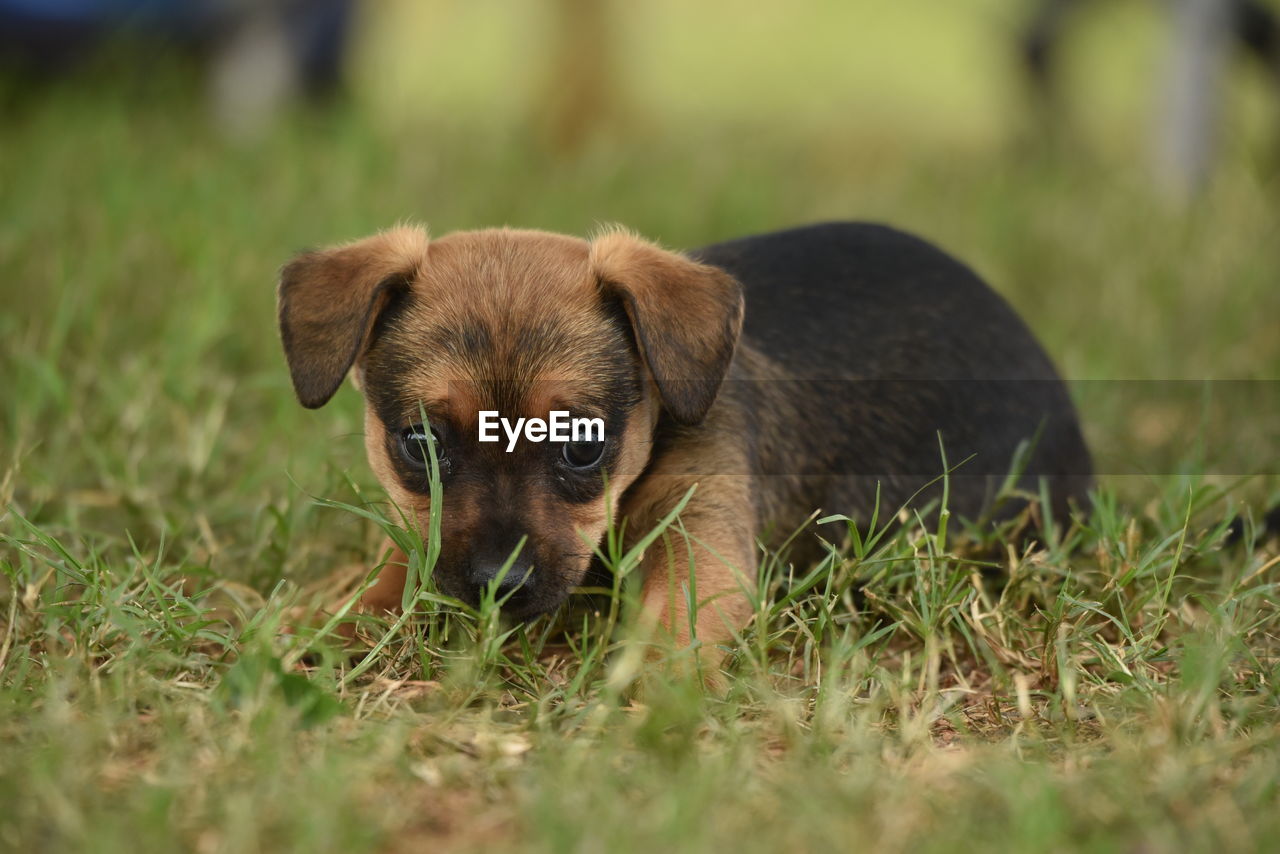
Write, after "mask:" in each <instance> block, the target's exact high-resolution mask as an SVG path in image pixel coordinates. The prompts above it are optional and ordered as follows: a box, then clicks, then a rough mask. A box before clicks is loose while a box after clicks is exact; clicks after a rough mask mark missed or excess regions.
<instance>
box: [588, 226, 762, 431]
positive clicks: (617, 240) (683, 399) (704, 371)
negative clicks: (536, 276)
mask: <svg viewBox="0 0 1280 854" xmlns="http://www.w3.org/2000/svg"><path fill="white" fill-rule="evenodd" d="M591 265H592V268H593V269H594V271H595V274H596V276H597V277H598V278H599V280H600V282H601V285H602V287H603V289H604V292H605V294H606V296H616V297H617V298H618V299H620V300H621V302H622V306H623V308H624V309H625V311H626V313H627V318H628V319H629V320H630V321H631V326H632V329H633V330H634V332H635V336H636V341H637V343H638V344H639V348H640V355H641V357H642V358H643V359H644V361H645V364H647V365H648V367H649V372H650V373H651V374H652V375H653V379H654V382H656V383H657V385H658V393H659V395H660V396H661V397H662V404H663V406H664V407H665V408H666V409H667V411H668V412H670V413H671V415H672V417H673V418H675V419H676V421H678V422H680V423H681V424H697V423H698V422H699V421H701V420H702V419H703V417H704V416H706V414H707V410H708V409H710V408H711V404H712V403H714V402H715V399H716V394H717V393H718V392H719V391H720V384H721V382H722V381H723V380H724V376H725V373H726V372H727V371H728V370H729V361H730V360H731V359H732V358H733V350H734V347H735V346H736V345H737V343H738V335H739V333H740V332H741V331H742V309H743V302H742V286H741V285H739V284H738V282H737V280H736V279H734V278H733V277H732V276H730V275H729V274H728V273H726V272H725V271H724V270H721V269H719V268H717V267H710V266H707V265H705V264H699V263H697V262H695V261H692V260H690V259H688V258H686V257H684V256H683V255H678V254H676V253H674V252H667V251H665V250H663V249H660V248H658V247H657V246H655V245H653V244H652V243H647V242H645V241H643V240H641V239H639V238H637V237H634V236H632V235H630V234H626V233H623V232H612V233H609V234H605V235H603V236H601V237H599V238H597V239H596V240H595V241H593V242H592V244H591Z"/></svg>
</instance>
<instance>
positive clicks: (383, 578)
mask: <svg viewBox="0 0 1280 854" xmlns="http://www.w3.org/2000/svg"><path fill="white" fill-rule="evenodd" d="M388 549H389V550H390V551H391V554H390V555H389V556H388V557H387V559H386V561H385V562H384V563H383V565H382V569H381V570H379V572H378V577H377V579H376V580H375V581H374V582H373V586H371V587H370V588H369V589H367V590H365V591H364V594H363V595H362V596H361V597H360V603H359V604H360V610H362V611H364V612H366V613H369V614H379V615H380V614H383V613H386V612H388V611H389V612H391V613H393V614H397V613H399V612H400V602H401V601H402V600H403V597H404V584H405V580H406V578H407V577H408V572H409V558H408V556H407V555H406V554H405V553H404V551H403V550H402V549H401V548H400V547H399V546H397V545H395V544H393V543H392V542H391V541H390V540H388V541H387V544H386V546H384V547H383V549H382V554H386V553H387V550H388Z"/></svg>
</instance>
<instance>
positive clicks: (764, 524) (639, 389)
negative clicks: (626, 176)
mask: <svg viewBox="0 0 1280 854" xmlns="http://www.w3.org/2000/svg"><path fill="white" fill-rule="evenodd" d="M279 321H280V333H281V337H282V339H283V343H284V351H285V355H286V357H287V360H288V364H289V370H290V373H291V375H292V379H293V385H294V388H295V390H296V391H297V395H298V399H299V400H300V401H301V403H302V404H303V405H304V406H306V407H311V408H314V407H319V406H322V405H324V404H325V403H326V402H327V401H328V400H329V399H330V398H331V397H332V396H333V394H334V392H336V391H337V389H338V387H339V386H340V385H341V383H342V381H343V378H344V377H345V376H346V375H347V374H348V372H353V373H354V375H355V379H356V384H357V386H358V387H359V388H360V390H361V391H362V393H363V395H364V399H365V404H366V405H365V424H364V427H365V430H364V434H365V445H366V448H367V452H368V458H369V463H370V465H371V466H372V467H373V470H374V472H375V473H376V474H377V476H378V478H379V480H380V481H381V482H382V484H383V485H384V486H385V488H386V490H387V492H388V493H389V495H390V496H391V498H392V499H393V500H394V501H395V502H396V504H397V505H399V506H400V507H401V508H403V509H405V510H406V511H409V512H411V514H412V516H413V517H414V518H416V519H417V520H418V521H419V522H420V524H421V526H422V528H423V529H424V530H425V529H426V524H427V518H428V510H429V503H430V501H429V497H428V475H427V468H428V464H427V460H428V459H429V457H428V451H427V449H426V447H425V445H426V441H427V439H428V436H427V433H426V431H428V430H429V431H431V433H432V434H433V438H434V440H435V443H436V445H435V446H436V451H437V456H438V458H439V471H440V476H441V486H442V496H443V502H442V507H441V508H440V515H441V526H442V535H441V537H442V538H441V552H440V558H439V561H438V563H437V565H436V567H435V580H436V583H437V585H438V586H439V588H440V589H441V590H442V591H444V592H445V593H447V594H450V595H452V596H455V597H457V598H458V599H461V600H463V601H466V602H470V603H476V602H477V601H478V599H479V596H480V593H481V591H482V590H483V589H484V588H485V586H486V585H490V584H492V583H494V582H495V580H496V579H498V578H499V575H500V571H501V570H502V569H503V568H504V566H506V567H507V572H506V573H505V575H503V576H501V580H500V581H499V586H498V590H497V592H498V594H499V595H500V596H505V597H507V598H506V601H505V604H504V606H503V608H504V611H505V612H507V613H509V614H510V615H511V616H513V617H515V618H517V619H524V618H529V617H532V616H534V615H537V614H541V613H545V612H547V611H550V610H552V609H555V608H556V607H557V606H559V605H560V604H561V603H563V602H564V601H565V599H566V597H567V596H568V595H569V593H570V592H571V591H572V590H573V589H574V588H575V587H576V586H578V585H579V584H580V582H582V580H583V578H584V577H585V576H586V575H587V573H588V571H589V569H590V568H591V567H592V563H593V560H594V558H593V550H594V548H595V547H596V546H597V545H598V544H599V543H600V542H601V541H602V539H603V537H604V536H605V531H606V526H607V523H608V520H610V519H612V520H614V523H615V525H616V526H620V527H621V529H622V530H623V532H624V540H625V542H626V543H634V542H635V541H636V540H637V539H639V538H641V537H643V536H644V535H645V534H646V533H647V532H649V531H651V530H652V529H653V528H654V527H655V525H656V524H658V523H659V522H660V520H662V519H663V518H664V517H666V516H667V515H668V514H669V513H671V511H672V510H673V509H674V508H675V507H677V506H678V504H679V502H680V501H681V500H682V499H684V498H685V497H686V495H687V494H688V493H689V492H690V490H691V489H692V490H693V492H692V497H691V498H689V500H688V503H687V505H686V506H685V507H684V509H683V511H682V512H681V514H680V521H679V524H676V525H671V526H670V527H668V528H667V529H666V531H665V532H664V533H663V535H662V536H661V537H660V538H659V539H658V540H656V541H655V542H653V543H652V544H651V545H650V546H649V547H648V548H647V550H646V552H645V554H644V556H643V559H642V563H641V567H640V570H641V575H642V576H643V586H642V588H641V601H642V604H643V612H644V614H645V615H646V617H647V619H648V622H649V624H650V625H652V627H653V628H654V629H655V630H656V631H659V632H660V633H661V634H662V635H665V637H666V639H667V640H668V641H669V642H671V643H674V644H676V645H678V646H684V645H688V644H690V643H691V642H694V641H696V642H698V643H699V645H700V646H701V648H702V649H707V648H711V647H714V646H715V645H723V644H725V643H728V642H731V641H732V639H733V638H734V636H735V635H736V633H738V632H740V630H741V629H742V628H743V627H744V626H745V625H746V624H747V622H748V621H749V619H750V617H751V615H752V614H753V606H752V604H751V592H752V589H753V584H754V581H755V574H756V565H757V550H758V548H759V544H763V545H765V546H770V545H777V544H778V543H779V542H780V540H781V539H783V538H785V537H787V536H788V535H789V534H791V533H792V532H793V531H795V530H796V529H798V528H799V527H800V526H802V525H803V524H804V523H805V522H806V520H807V519H809V518H810V517H811V516H812V514H813V513H814V512H815V511H819V510H820V511H822V512H824V513H843V514H846V515H849V516H852V517H854V518H861V519H864V520H866V519H867V518H868V517H869V515H870V513H871V511H872V508H873V507H874V506H876V504H877V502H878V505H879V507H880V508H881V509H882V513H884V514H887V513H890V512H892V511H894V510H896V509H897V508H898V507H899V506H901V505H904V504H906V503H907V502H912V501H914V503H915V504H916V505H917V506H923V505H924V503H925V502H928V501H930V500H932V499H933V498H935V497H937V496H938V495H940V494H941V493H940V485H939V483H938V480H939V476H940V475H941V474H942V473H943V471H944V456H943V455H944V454H945V459H946V461H947V463H946V464H947V465H950V466H952V467H955V468H957V471H956V472H955V473H953V474H952V475H951V477H950V478H949V495H948V499H949V505H948V506H949V508H950V510H951V511H952V512H954V513H959V514H962V515H964V516H967V517H972V518H978V517H979V516H981V515H983V514H984V513H988V514H990V512H991V511H992V509H993V508H992V506H991V505H992V501H993V499H994V498H995V497H996V493H997V491H999V487H1000V485H1001V484H1002V483H1003V482H1004V481H1005V480H1006V477H1007V476H1008V475H1009V473H1010V470H1011V468H1012V467H1013V466H1014V464H1015V456H1017V457H1018V458H1019V459H1020V460H1021V465H1022V469H1021V471H1022V474H1021V480H1020V484H1021V485H1022V486H1024V487H1027V488H1028V489H1030V490H1032V491H1035V490H1038V489H1039V487H1040V485H1041V484H1045V485H1047V487H1048V490H1049V493H1050V495H1051V496H1052V502H1051V505H1052V509H1053V512H1054V514H1055V515H1057V516H1059V517H1063V516H1065V514H1066V513H1067V510H1068V506H1069V502H1071V501H1074V500H1082V499H1083V498H1084V496H1085V494H1086V490H1087V489H1088V487H1089V485H1090V481H1091V478H1090V459H1089V454H1088V451H1087V450H1086V447H1085V443H1084V440H1083V439H1082V437H1081V433H1080V428H1079V426H1078V423H1077V419H1076V414H1075V412H1074V410H1073V408H1072V404H1071V401H1070V399H1069V397H1068V395H1067V392H1066V389H1065V388H1064V386H1063V384H1062V382H1061V381H1060V380H1059V378H1058V376H1057V374H1056V372H1055V371H1054V368H1053V366H1052V364H1051V363H1050V361H1049V359H1048V358H1047V357H1046V356H1045V354H1044V352H1043V351H1042V350H1041V348H1040V347H1039V346H1038V345H1037V343H1036V341H1035V339H1034V338H1033V337H1032V335H1031V333H1030V332H1029V331H1028V330H1027V328H1026V326H1024V325H1023V323H1022V322H1021V321H1020V320H1019V319H1018V317H1017V316H1016V315H1015V314H1014V313H1013V311H1012V310H1011V309H1010V308H1009V307H1008V306H1007V305H1006V304H1005V302H1004V301H1003V300H1002V299H1001V298H1000V297H999V296H997V295H996V294H995V293H994V292H993V291H992V290H990V289H989V288H988V287H987V286H986V285H985V284H984V283H983V282H982V281H981V280H980V279H979V278H978V277H977V276H976V275H974V273H972V272H971V271H970V270H969V269H967V268H966V267H965V266H963V265H962V264H960V263H959V262H957V261H955V260H954V259H952V258H950V257H948V256H947V255H946V254H944V253H943V252H941V251H940V250H938V249H936V248H935V247H933V246H932V245H930V244H928V243H926V242H924V241H922V240H920V239H918V238H916V237H911V236H908V235H906V234H903V233H901V232H898V231H895V230H892V229H890V228H886V227H883V226H878V225H868V224H853V223H832V224H824V225H814V226H809V227H804V228H798V229H794V230H790V231H782V232H777V233H772V234H765V235H760V236H756V237H748V238H744V239H741V240H736V241H732V242H728V243H721V244H717V245H714V246H709V247H706V248H703V249H700V250H696V251H694V252H691V253H688V254H679V253H675V252H669V251H666V250H663V249H660V248H659V247H657V246H655V245H654V244H652V243H649V242H646V241H644V240H642V239H640V238H638V237H635V236H633V235H631V234H628V233H626V232H622V231H612V232H608V233H605V234H603V235H601V236H599V237H597V238H595V239H594V240H590V241H588V240H582V239H578V238H575V237H567V236H562V235H556V234H549V233H544V232H537V231H517V230H509V229H495V230H486V231H474V232H461V233H455V234H450V235H447V236H445V237H442V238H440V239H436V240H429V239H428V237H427V234H426V232H425V231H423V230H421V229H418V228H408V227H403V228H396V229H393V230H390V231H386V232H383V233H381V234H378V235H376V236H374V237H370V238H367V239H365V240H361V241H358V242H355V243H351V244H347V245H344V246H339V247H336V248H331V249H326V250H323V251H316V252H308V253H305V254H303V255H301V256H299V257H298V258H296V259H294V260H293V261H292V262H291V263H289V264H288V265H287V266H286V267H285V268H284V270H283V273H282V277H281V281H280V287H279ZM424 412H425V414H426V416H427V421H426V424H425V425H424V423H423V419H422V415H421V413H424ZM557 412H559V413H569V414H571V415H572V416H573V417H574V418H584V419H592V420H591V421H590V422H589V423H591V424H593V425H596V426H597V427H600V426H602V427H603V430H602V431H597V432H596V433H595V434H590V433H589V432H588V433H585V434H584V433H579V434H578V435H576V436H575V435H572V434H570V435H569V436H565V435H560V436H558V437H556V436H552V437H551V438H552V439H556V438H558V439H559V440H558V441H537V440H538V439H539V438H544V437H546V436H547V432H548V431H546V430H541V431H539V430H531V429H530V428H528V426H527V425H529V424H536V423H537V422H534V421H531V420H530V419H541V420H543V421H554V415H553V413H557ZM495 418H502V419H506V424H507V427H506V428H504V430H505V431H507V432H503V433H501V434H500V435H499V439H498V441H481V437H482V435H483V434H484V433H485V432H486V431H487V433H488V437H489V438H492V435H493V433H494V432H495V430H496V428H495V427H494V426H493V425H494V419H495ZM521 418H523V419H526V421H525V422H519V421H518V420H517V419H521ZM511 424H524V425H526V427H525V430H524V432H523V433H521V434H520V435H519V437H518V438H515V439H509V434H510V429H509V428H510V425H511ZM601 432H602V435H601ZM1020 446H1023V448H1022V452H1021V453H1019V448H1020ZM1028 449H1029V450H1028ZM1016 509H1017V508H1016V506H1013V507H1006V508H1004V509H1002V510H1000V511H999V512H1001V513H1011V512H1016ZM809 539H811V540H814V541H815V542H816V538H814V537H810V538H809ZM517 549H519V551H518V555H517V556H516V558H515V560H514V562H512V561H511V560H510V558H511V556H512V554H513V553H515V552H516V551H517ZM404 564H405V556H404V555H403V554H399V555H396V556H394V557H393V558H392V560H391V561H390V562H389V563H388V564H387V565H386V566H385V567H384V568H383V570H382V571H381V574H380V576H379V578H378V580H377V582H376V583H375V585H374V586H373V587H371V588H370V589H369V590H368V591H367V593H366V594H365V597H364V599H363V602H362V605H363V606H364V607H366V608H368V609H370V610H374V611H382V610H395V609H396V608H398V607H399V603H400V601H401V593H402V590H403V586H404V583H405V568H404ZM691 603H693V604H694V606H695V607H694V608H693V611H694V612H695V613H692V614H691V613H690V607H689V606H690V604H691Z"/></svg>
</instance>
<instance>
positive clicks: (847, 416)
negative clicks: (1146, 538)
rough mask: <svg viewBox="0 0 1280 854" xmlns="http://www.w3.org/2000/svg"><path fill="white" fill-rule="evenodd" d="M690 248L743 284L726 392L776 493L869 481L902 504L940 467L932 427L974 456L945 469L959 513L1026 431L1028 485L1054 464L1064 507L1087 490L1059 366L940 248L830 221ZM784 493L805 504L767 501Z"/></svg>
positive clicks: (861, 494)
mask: <svg viewBox="0 0 1280 854" xmlns="http://www.w3.org/2000/svg"><path fill="white" fill-rule="evenodd" d="M692 254H693V255H694V257H696V258H698V259H699V260H701V261H703V262H705V263H709V264H713V265H716V266H718V267H721V268H723V269H725V270H727V271H728V272H730V273H731V274H733V275H734V276H735V277H736V278H737V279H738V281H739V282H741V283H742V285H743V287H744V289H745V292H746V315H745V322H744V331H743V339H742V344H741V346H740V350H739V354H738V357H737V358H736V359H735V363H734V366H733V369H732V371H731V373H730V381H729V383H727V384H726V387H725V392H724V393H725V394H726V395H727V396H729V397H731V398H734V399H736V400H737V402H738V403H739V404H740V405H741V406H742V408H743V409H744V411H746V412H747V413H748V414H747V417H748V419H750V420H751V422H752V424H751V431H750V432H751V435H752V436H753V441H754V443H755V452H756V459H757V465H758V467H759V471H760V472H761V473H764V474H771V475H778V476H780V479H778V480H777V481H775V488H776V490H777V491H781V492H786V493H789V494H791V493H808V492H811V491H812V490H813V489H814V488H815V486H817V487H818V488H819V491H820V492H821V493H823V494H822V496H821V499H822V501H823V503H824V506H823V509H824V510H827V511H832V512H835V511H839V512H858V511H860V510H864V509H865V507H866V505H867V504H868V503H869V502H870V501H871V500H874V490H875V484H876V483H879V484H880V486H881V489H882V490H883V491H882V501H883V502H886V503H888V504H890V505H893V506H896V505H897V504H898V503H901V502H904V501H906V500H907V499H908V498H909V497H910V495H911V494H912V493H913V492H914V491H915V490H916V489H919V488H920V487H921V486H922V485H924V484H925V483H927V482H928V481H929V480H930V479H932V478H934V477H936V476H938V475H940V474H941V473H942V460H941V454H940V451H939V441H938V435H939V433H941V435H942V440H943V444H944V446H945V448H946V454H947V458H948V462H949V464H951V465H953V466H954V465H955V464H957V463H958V462H960V461H962V460H966V459H968V462H967V463H965V464H964V465H963V466H962V467H961V468H960V472H961V475H960V476H959V477H956V478H953V487H952V509H954V510H956V511H958V512H961V513H964V514H965V515H969V516H976V515H978V514H979V513H980V512H981V511H982V510H983V509H985V507H986V506H987V504H988V502H989V501H990V498H991V497H992V495H993V494H994V492H995V488H996V486H998V484H999V483H1000V482H1001V481H1002V480H1003V478H1004V476H1005V475H1006V474H1008V472H1009V468H1010V466H1011V464H1012V461H1013V455H1014V450H1015V448H1017V446H1018V444H1019V442H1022V441H1023V440H1028V441H1031V440H1034V442H1035V445H1034V447H1035V452H1034V454H1033V455H1032V456H1031V458H1030V462H1029V464H1028V466H1027V469H1026V476H1025V477H1024V480H1023V485H1024V486H1026V487H1028V488H1032V487H1035V486H1036V485H1037V484H1038V479H1039V477H1041V476H1045V477H1048V478H1049V481H1050V487H1051V489H1052V491H1053V495H1054V503H1055V505H1056V507H1057V509H1058V510H1059V511H1060V512H1065V509H1066V501H1067V499H1068V498H1073V497H1074V498H1079V497H1081V496H1082V495H1083V492H1084V491H1085V489H1086V488H1087V486H1088V484H1089V483H1090V477H1089V475H1090V461H1089V455H1088V451H1087V450H1086V448H1085V444H1084V440H1083V438H1082V436H1081V434H1080V430H1079V426H1078V424H1077V419H1076V414H1075V411H1074V408H1073V407H1072V404H1071V401H1070V398H1069V396H1068V395H1067V392H1066V389H1065V387H1064V386H1063V384H1062V382H1061V380H1060V379H1059V378H1058V375H1057V373H1056V371H1055V370H1054V368H1053V364H1052V363H1051V362H1050V360H1049V358H1048V357H1047V356H1046V355H1045V353H1044V351H1043V350H1042V349H1041V347H1040V346H1039V344H1038V343H1037V342H1036V340H1035V338H1034V337H1033V336H1032V334H1031V332H1030V331H1029V330H1028V329H1027V327H1026V325H1025V324H1024V323H1023V322H1022V321H1021V320H1020V319H1019V318H1018V316H1017V315H1016V314H1015V313H1014V312H1013V310H1012V309H1011V308H1010V307H1009V306H1008V305H1007V304H1006V303H1005V302H1004V300H1003V299H1001V298H1000V296H999V295H998V294H996V293H995V292H994V291H992V290H991V289H990V288H989V287H988V286H987V285H986V284H985V283H984V282H983V281H982V280H981V279H979V278H978V277H977V276H976V275H975V274H974V273H973V272H972V271H971V270H969V269H968V268H967V267H966V266H964V265H963V264H961V263H960V262H958V261H957V260H955V259H954V258H952V257H950V256H949V255H947V254H946V253H944V252H942V251H941V250H940V249H938V248H936V247H934V246H933V245H931V244H929V243H927V242H925V241H924V240H921V239H919V238H917V237H912V236H910V235H907V234H904V233H902V232H900V231H896V230H894V229H891V228H887V227H884V226H879V225H871V224H859V223H828V224H822V225H813V226H808V227H804V228H797V229H792V230H788V231H782V232H775V233H772V234H765V235H760V236H756V237H748V238H744V239H741V240H735V241H731V242H727V243H720V244H716V245H713V246H709V247H706V248H703V249H700V250H697V251H696V252H694V253H692ZM788 431H791V432H790V433H789V434H788ZM797 478H798V479H797ZM815 479H816V480H817V481H820V484H817V483H815V482H814V481H815ZM789 498H790V499H794V500H799V501H800V504H801V505H802V504H803V501H802V500H800V499H799V497H798V496H796V495H789V496H781V495H775V496H774V503H775V504H777V503H779V502H781V503H783V504H785V503H788V500H789ZM810 509H812V508H810Z"/></svg>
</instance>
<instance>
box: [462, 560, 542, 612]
mask: <svg viewBox="0 0 1280 854" xmlns="http://www.w3.org/2000/svg"><path fill="white" fill-rule="evenodd" d="M506 565H507V561H506V560H505V559H504V560H473V561H472V562H471V569H470V571H469V572H468V573H467V580H468V581H470V582H471V583H472V584H473V585H475V588H476V593H477V595H478V596H483V595H484V592H485V590H487V589H488V588H489V585H491V584H492V583H493V582H494V580H498V586H497V589H496V590H495V591H494V593H495V598H496V599H498V600H499V601H501V600H502V599H506V598H507V597H508V595H510V599H509V600H508V602H509V603H510V604H514V603H516V602H517V601H518V600H520V599H522V598H525V597H526V596H527V594H528V588H529V587H530V586H531V585H532V582H533V565H532V564H530V563H529V562H528V561H524V560H516V561H515V562H513V563H512V564H511V567H510V568H509V569H507V572H506V575H502V570H503V567H505V566H506ZM500 575H501V576H502V577H501V579H499V578H498V577H499V576H500Z"/></svg>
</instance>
